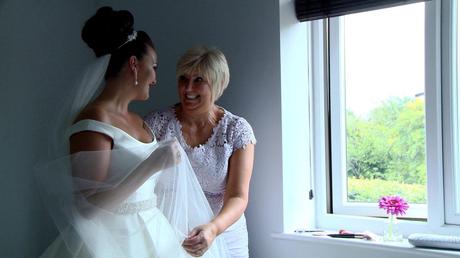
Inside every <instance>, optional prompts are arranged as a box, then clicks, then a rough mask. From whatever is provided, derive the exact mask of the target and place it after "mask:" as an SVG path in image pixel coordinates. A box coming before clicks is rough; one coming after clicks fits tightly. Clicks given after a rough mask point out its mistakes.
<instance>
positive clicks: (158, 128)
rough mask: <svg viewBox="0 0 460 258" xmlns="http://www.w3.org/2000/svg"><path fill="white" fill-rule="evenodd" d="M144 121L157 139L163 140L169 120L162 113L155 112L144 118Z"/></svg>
mask: <svg viewBox="0 0 460 258" xmlns="http://www.w3.org/2000/svg"><path fill="white" fill-rule="evenodd" d="M144 121H145V122H146V123H147V125H148V126H149V127H150V128H151V129H152V131H153V133H154V134H155V137H156V138H157V139H163V137H164V135H165V133H166V126H165V124H166V123H167V119H165V114H164V112H162V111H154V112H151V113H149V114H148V115H146V116H145V117H144Z"/></svg>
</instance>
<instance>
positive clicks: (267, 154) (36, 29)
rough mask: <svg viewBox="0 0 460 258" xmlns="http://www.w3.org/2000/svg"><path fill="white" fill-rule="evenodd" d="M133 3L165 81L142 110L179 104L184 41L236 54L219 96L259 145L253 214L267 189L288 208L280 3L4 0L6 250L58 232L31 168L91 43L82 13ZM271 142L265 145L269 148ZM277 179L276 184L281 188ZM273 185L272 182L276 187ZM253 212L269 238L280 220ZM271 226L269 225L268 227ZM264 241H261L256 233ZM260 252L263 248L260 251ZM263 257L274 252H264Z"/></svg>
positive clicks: (32, 253)
mask: <svg viewBox="0 0 460 258" xmlns="http://www.w3.org/2000/svg"><path fill="white" fill-rule="evenodd" d="M102 5H111V6H113V7H114V8H116V9H121V8H123V9H129V10H131V11H132V12H133V13H134V15H135V17H136V27H137V28H138V29H142V30H146V31H147V32H148V33H149V34H150V35H151V36H152V38H153V39H154V41H155V44H156V46H157V49H158V52H159V58H160V69H159V75H158V76H159V83H158V85H157V88H156V89H154V90H153V91H152V98H151V99H150V101H149V102H148V103H136V104H134V107H133V108H134V109H135V110H137V111H139V112H140V113H142V114H145V113H146V112H148V111H149V110H152V109H157V108H159V107H164V106H166V105H170V104H172V103H175V101H176V100H177V98H176V87H175V79H174V68H175V62H176V60H177V58H178V56H179V55H180V54H181V53H182V52H183V51H185V49H186V48H188V47H191V46H193V45H197V44H206V45H210V46H217V47H219V48H221V49H222V50H223V51H224V53H225V54H226V55H227V57H228V61H229V65H230V70H231V82H230V85H229V88H228V89H227V91H226V92H225V94H224V96H223V97H222V98H221V99H220V101H219V104H221V105H222V106H224V107H226V108H228V109H229V110H230V111H232V112H233V113H235V114H239V115H242V116H244V117H245V118H247V120H248V121H249V122H250V123H251V124H252V125H253V127H254V130H255V133H256V136H257V139H258V140H259V144H258V146H257V149H260V150H261V151H258V152H257V154H256V156H257V160H256V164H255V166H256V170H255V172H254V179H253V182H252V184H253V188H254V189H259V190H260V191H252V192H251V201H250V206H251V207H254V208H249V211H248V213H249V214H251V213H254V214H256V215H257V211H256V210H255V208H257V204H261V203H262V202H263V201H264V200H265V199H266V198H268V199H271V202H272V204H271V205H270V206H268V207H273V205H275V206H274V207H275V209H273V211H272V212H270V213H271V216H269V217H270V219H273V220H277V219H279V218H280V215H281V209H280V207H281V203H280V200H281V198H280V197H281V196H280V194H279V193H280V189H279V187H280V186H279V185H278V184H277V181H273V180H270V181H265V179H264V178H265V177H266V176H267V175H269V174H275V175H278V176H277V177H278V179H281V177H280V171H281V161H280V158H277V157H281V155H280V151H279V150H280V143H281V141H280V138H279V136H280V128H281V127H280V97H279V95H280V94H279V91H280V90H279V80H280V79H279V50H278V48H279V42H278V37H279V36H278V35H279V34H278V26H279V25H278V7H277V6H278V4H277V1H275V0H270V1H267V0H252V1H245V0H238V1H224V0H219V1H216V0H200V1H188V0H183V1H170V0H158V1H129V2H128V1H94V0H93V1H58V0H54V1H44V0H37V1H32V0H29V1H25V0H23V1H17V0H4V1H0V33H1V35H2V36H1V37H0V51H1V52H0V53H1V55H0V56H1V59H0V60H1V61H0V78H2V79H1V88H0V92H1V95H0V98H1V101H0V105H1V106H0V107H1V108H2V110H3V114H2V119H1V123H2V124H1V127H0V128H1V129H0V137H1V140H2V144H1V145H0V155H1V160H2V162H0V175H1V180H0V193H1V194H0V201H1V203H2V208H1V215H0V220H1V231H0V257H36V256H37V255H38V254H40V253H41V252H42V251H43V249H44V248H45V247H46V246H47V245H48V244H49V243H50V242H51V240H52V239H53V238H54V237H55V234H56V231H55V230H54V228H53V224H52V221H51V220H50V219H49V217H48V215H47V213H46V211H45V210H44V209H43V207H42V204H41V202H40V198H39V197H38V195H37V189H36V186H35V184H34V179H33V175H32V168H33V166H34V165H35V164H36V162H37V161H38V160H39V159H40V158H41V157H43V156H44V150H45V149H44V147H45V146H46V139H45V138H44V135H46V132H45V127H46V124H48V123H50V122H52V121H49V117H50V116H49V114H50V113H52V112H53V109H54V108H55V106H56V102H58V101H59V100H60V98H61V97H62V96H63V95H65V93H66V91H67V89H68V87H71V86H72V82H73V80H74V79H75V78H76V77H77V75H78V73H79V72H80V71H81V69H82V67H83V66H84V64H85V63H87V62H88V61H89V60H90V59H91V58H92V56H91V52H90V51H89V49H88V48H87V47H86V46H85V45H84V44H83V42H82V41H81V40H80V36H79V35H80V30H81V26H82V24H83V22H84V20H85V19H86V18H87V17H89V16H90V15H92V14H93V13H94V12H95V10H96V9H97V7H99V6H102ZM262 150H263V151H262ZM277 188H278V189H277ZM268 189H270V191H268ZM261 222H262V221H258V220H257V219H255V220H254V223H251V224H250V226H249V227H250V230H251V231H253V232H256V231H257V228H258V227H261V228H263V230H262V232H263V234H260V237H261V238H268V233H269V232H272V231H274V230H276V231H280V230H281V228H280V227H276V226H275V227H273V226H267V225H274V224H273V223H270V221H265V222H267V225H265V223H263V224H264V225H263V226H262V225H260V224H259V223H261ZM265 233H267V234H265ZM254 244H256V241H254ZM253 254H256V252H255V250H254V252H253ZM259 257H267V256H265V255H262V256H259Z"/></svg>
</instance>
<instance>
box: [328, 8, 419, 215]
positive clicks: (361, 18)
mask: <svg viewBox="0 0 460 258" xmlns="http://www.w3.org/2000/svg"><path fill="white" fill-rule="evenodd" d="M424 32H425V3H423V2H422V3H416V4H410V5H404V6H399V7H393V8H386V9H382V10H376V11H371V12H363V13H358V14H351V15H346V16H342V17H338V18H332V19H330V20H329V37H330V42H331V43H330V45H329V46H330V47H329V53H330V64H329V66H330V71H331V73H330V78H331V80H330V112H331V120H330V128H331V130H330V133H331V161H332V162H331V165H332V167H331V172H332V176H331V179H332V204H333V205H332V212H333V213H337V214H352V215H367V216H384V215H385V213H384V212H383V211H382V210H378V208H377V206H376V203H377V201H378V199H379V197H381V196H385V195H395V194H398V195H400V196H403V197H404V198H406V199H407V200H408V202H409V203H410V204H411V205H410V206H411V208H410V209H409V210H408V214H407V217H412V218H426V165H425V163H426V158H425V99H424V92H425V90H424V88H425V72H424V70H425V67H424V63H425V60H424V59H425V58H424V56H425V48H424V47H425V44H424V37H425V35H424Z"/></svg>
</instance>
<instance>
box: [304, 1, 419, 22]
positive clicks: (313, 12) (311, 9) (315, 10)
mask: <svg viewBox="0 0 460 258" xmlns="http://www.w3.org/2000/svg"><path fill="white" fill-rule="evenodd" d="M423 1H424V0H295V12H296V16H297V19H298V20H299V21H311V20H317V19H323V18H329V17H335V16H340V15H345V14H351V13H357V12H363V11H371V10H376V9H381V8H386V7H392V6H397V5H403V4H411V3H416V2H423Z"/></svg>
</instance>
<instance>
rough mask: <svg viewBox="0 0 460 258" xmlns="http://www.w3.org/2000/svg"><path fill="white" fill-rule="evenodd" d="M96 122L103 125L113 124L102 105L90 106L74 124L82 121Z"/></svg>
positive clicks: (79, 115)
mask: <svg viewBox="0 0 460 258" xmlns="http://www.w3.org/2000/svg"><path fill="white" fill-rule="evenodd" d="M87 119H88V120H96V121H100V122H103V123H109V124H110V122H111V119H110V114H109V112H107V110H106V109H105V108H104V107H103V106H102V105H90V106H87V107H85V108H84V109H83V110H82V111H81V112H80V114H78V116H77V117H76V118H75V120H74V121H73V122H74V124H75V123H77V122H79V121H81V120H87Z"/></svg>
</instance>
